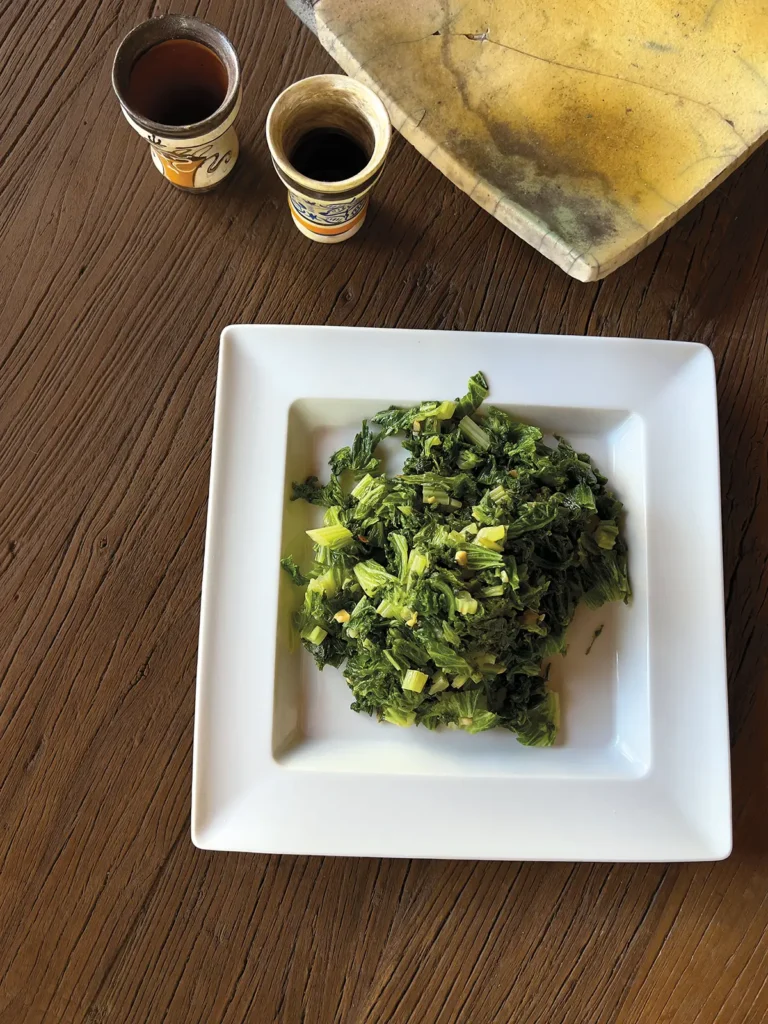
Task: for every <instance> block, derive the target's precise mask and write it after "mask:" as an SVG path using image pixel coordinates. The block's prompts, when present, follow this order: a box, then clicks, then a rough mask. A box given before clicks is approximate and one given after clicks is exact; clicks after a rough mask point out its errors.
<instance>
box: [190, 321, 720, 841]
mask: <svg viewBox="0 0 768 1024" xmlns="http://www.w3.org/2000/svg"><path fill="white" fill-rule="evenodd" d="M243 332H245V336H244V335H243ZM296 332H301V333H302V334H303V333H304V332H307V333H308V334H310V335H313V336H315V337H317V336H319V335H326V336H327V337H330V336H333V335H334V334H335V335H339V334H342V335H344V334H346V335H354V334H361V333H362V334H365V335H370V333H371V332H376V333H377V334H378V336H379V339H380V341H382V342H384V343H385V344H386V338H387V337H388V338H389V339H390V340H392V341H397V342H401V341H403V340H405V339H410V340H411V341H413V340H414V339H415V340H416V341H417V342H422V341H428V340H431V341H433V342H434V341H435V339H436V336H438V337H440V340H441V344H452V345H457V344H460V343H461V341H462V340H464V339H468V338H471V339H472V341H473V342H474V343H477V342H478V340H479V339H480V340H482V342H483V343H491V344H494V345H500V344H502V343H503V344H504V345H505V346H507V347H508V348H514V347H516V346H517V347H521V346H530V345H532V344H535V345H536V346H537V347H540V348H541V349H542V351H545V350H546V349H547V348H548V347H549V348H551V347H552V346H555V347H557V346H563V344H566V345H572V346H574V351H575V349H576V348H578V347H581V348H582V349H585V348H586V349H592V350H603V351H613V348H615V350H616V352H618V351H619V349H621V348H626V349H628V348H631V347H632V346H634V347H635V348H638V347H639V348H640V349H642V350H645V351H646V352H648V353H653V352H656V353H658V354H659V356H660V357H661V358H662V360H663V359H664V358H665V356H664V355H663V354H664V353H666V354H667V355H672V354H673V353H674V354H675V358H674V359H673V362H675V363H677V365H678V369H679V368H680V367H682V366H684V365H686V364H688V363H692V362H693V361H695V360H705V361H706V362H707V369H706V371H705V372H706V375H707V378H708V385H709V390H710V391H711V394H708V395H707V396H706V397H707V400H708V402H709V403H710V405H711V410H710V411H711V412H712V413H713V414H714V415H713V417H712V418H711V423H710V424H709V425H710V426H714V445H713V448H712V451H711V453H710V454H711V456H712V458H713V459H714V460H715V462H714V468H716V469H717V468H718V462H717V459H718V456H719V449H718V444H717V411H716V392H715V380H714V360H713V357H712V353H711V351H710V350H709V349H708V348H707V347H706V346H704V345H701V344H699V343H696V342H676V341H667V340H663V339H644V338H603V337H600V336H578V335H539V334H524V333H523V334H510V333H506V332H471V331H431V330H411V329H408V328H366V327H334V326H328V325H322V326H305V325H269V324H265V325H251V324H236V325H230V326H228V327H226V328H225V329H224V330H223V331H222V334H221V344H220V351H219V366H218V377H217V392H216V408H215V413H214V438H213V449H212V459H211V489H210V497H209V507H208V521H207V527H206V539H205V563H204V566H205V567H204V576H203V596H202V603H201V618H200V647H199V658H198V674H197V681H196V711H195V728H194V748H193V791H192V838H193V841H194V842H195V844H196V845H198V846H200V847H202V848H207V849H253V847H252V846H238V845H237V842H236V841H233V840H231V839H230V840H225V845H221V843H220V842H219V841H217V839H216V836H215V835H213V836H212V835H211V830H210V828H208V830H207V831H206V828H205V827H204V826H203V815H202V813H201V803H202V801H201V787H202V786H203V766H202V764H201V743H200V731H201V714H200V709H201V702H202V698H203V696H204V694H205V691H206V689H207V688H208V687H209V686H210V685H212V684H209V683H207V682H206V673H205V669H204V665H203V661H204V651H205V646H206V639H207V638H206V633H207V632H209V630H210V626H209V619H210V601H211V600H212V596H211V593H210V591H211V586H212V582H211V569H210V566H211V559H212V557H213V541H212V537H213V536H214V535H215V534H216V532H217V529H218V519H219V518H220V513H219V499H220V494H219V491H220V487H219V483H220V479H221V474H222V472H223V469H222V467H223V463H224V458H223V452H222V448H223V444H224V433H223V432H224V426H223V416H224V411H223V399H224V390H223V385H224V382H225V379H226V362H227V359H228V358H229V356H230V355H231V353H229V350H230V349H236V348H237V346H239V345H242V344H243V342H244V340H245V342H246V348H247V349H249V350H251V349H252V351H249V356H250V357H251V358H256V359H257V361H258V357H259V354H260V346H261V343H262V342H263V340H264V338H265V337H266V336H267V335H268V334H270V333H272V334H274V333H278V334H280V333H282V334H285V335H286V336H287V335H294V336H295V335H296ZM281 344H282V345H283V347H284V346H285V338H283V339H282V340H281ZM539 354H541V353H537V355H539ZM262 368H263V360H262ZM489 376H493V375H492V373H491V372H490V371H489ZM673 377H674V375H673ZM409 386H412V387H413V388H418V387H420V385H418V384H413V385H408V386H406V387H404V388H403V390H404V391H407V390H408V387H409ZM289 391H290V389H289ZM299 397H304V395H303V394H302V393H300V392H299V391H296V392H295V393H293V396H292V399H291V400H294V399H296V398H299ZM339 397H340V396H339ZM349 397H357V396H353V395H349ZM220 398H221V399H222V401H220ZM403 400H405V396H403ZM501 402H502V404H514V402H511V401H509V400H507V399H506V398H502V399H501ZM532 404H539V405H540V404H541V403H538V402H537V403H532ZM572 404H573V406H579V405H580V403H578V402H574V403H572ZM289 406H290V401H288V402H287V404H286V408H288V407H289ZM551 407H552V408H562V407H563V405H562V403H552V404H551ZM580 407H582V408H604V409H622V408H624V403H622V402H620V401H615V400H611V401H610V402H608V403H607V404H606V405H603V406H597V405H595V404H586V405H580ZM627 411H628V412H630V413H631V412H633V411H636V410H633V409H631V408H630V409H628V410H627ZM710 441H711V438H710ZM715 477H716V496H717V503H716V510H715V509H713V510H712V511H713V513H714V511H716V523H714V521H713V525H716V531H717V549H718V553H719V563H720V581H721V582H722V548H721V526H720V503H719V473H716V474H715ZM719 597H720V605H721V610H722V603H723V602H722V587H720V588H719ZM715 602H716V603H717V595H715ZM723 618H724V617H723ZM713 643H714V647H715V651H714V654H715V657H716V659H718V658H719V660H720V661H721V662H722V672H723V680H722V686H721V690H722V691H723V692H722V694H721V695H720V696H721V698H722V699H721V704H723V709H724V710H723V714H722V715H721V718H722V723H721V724H722V725H724V729H725V735H726V738H727V706H726V705H725V703H724V701H725V676H724V672H725V646H724V625H723V629H722V635H720V631H719V630H718V635H717V636H716V637H714V638H713ZM718 648H720V649H718ZM721 746H722V742H721ZM719 754H720V755H722V754H724V762H723V768H724V771H725V776H726V778H725V779H724V781H725V783H726V787H725V788H726V790H727V807H726V806H725V805H723V806H721V807H720V808H719V810H720V812H721V816H722V813H723V812H727V824H728V828H727V835H726V834H725V831H724V832H723V834H722V835H721V836H720V839H719V841H718V843H717V844H715V845H716V848H715V846H712V848H710V849H706V848H705V847H706V844H705V843H704V844H702V848H701V850H700V851H699V855H698V856H686V857H685V858H682V859H685V860H695V859H706V860H712V859H719V858H721V857H724V856H727V855H728V853H729V852H730V848H731V847H730V844H731V827H730V765H729V750H728V746H727V744H726V747H725V750H724V751H723V750H720V751H719ZM533 781H536V780H529V783H530V782H533ZM720 802H721V804H722V803H723V793H722V791H721V794H720ZM233 827H234V831H235V832H236V831H237V829H236V825H235V826H233ZM214 832H215V830H214ZM229 834H230V836H231V835H233V833H232V831H231V830H230V833H229ZM322 845H323V844H322V843H314V842H312V841H309V842H307V843H306V845H304V846H300V848H296V849H288V848H286V849H285V850H282V849H280V850H278V849H272V848H270V847H269V845H268V844H267V845H266V846H265V847H264V848H263V852H298V853H302V852H303V853H313V852H315V853H334V854H347V853H352V854H354V853H355V852H358V853H360V855H372V856H376V855H385V856H416V857H418V856H440V855H441V854H439V853H438V854H435V853H434V852H428V853H420V852H418V851H408V850H403V851H402V852H392V851H391V850H388V851H386V852H384V853H382V854H377V853H375V852H372V851H370V850H361V851H355V850H352V849H336V848H330V849H323V848H322ZM332 846H333V844H331V847H332ZM259 852H262V851H261V847H260V848H259ZM445 856H459V857H461V856H464V854H462V853H458V854H451V853H450V852H449V853H446V854H445ZM472 856H473V857H476V858H477V859H482V858H483V854H482V852H480V853H477V852H476V853H474V854H473V855H472ZM490 856H492V857H493V858H494V859H497V858H498V857H499V854H498V853H492V854H490ZM501 856H504V854H502V855H501ZM506 856H507V858H508V859H518V857H517V855H516V854H515V853H514V851H510V852H509V853H508V854H506ZM526 859H551V860H557V859H567V860H572V859H580V860H601V859H606V860H612V861H614V860H620V859H629V860H652V859H658V860H674V859H677V858H675V856H674V852H673V851H667V852H666V855H660V856H659V857H649V856H641V857H637V858H635V857H628V858H621V857H614V856H611V857H601V856H600V854H599V852H596V853H595V855H594V856H590V857H583V856H582V857H572V856H568V855H567V854H566V855H564V856H562V857H561V856H559V854H558V853H557V851H554V852H552V853H551V854H550V855H548V856H536V857H527V858H526Z"/></svg>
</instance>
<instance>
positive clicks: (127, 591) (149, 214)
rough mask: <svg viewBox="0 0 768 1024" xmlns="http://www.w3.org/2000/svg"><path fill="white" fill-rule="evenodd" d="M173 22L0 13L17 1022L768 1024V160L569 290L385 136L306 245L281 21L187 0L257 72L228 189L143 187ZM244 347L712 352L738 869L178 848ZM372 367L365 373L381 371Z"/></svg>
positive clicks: (0, 358) (2, 498)
mask: <svg viewBox="0 0 768 1024" xmlns="http://www.w3.org/2000/svg"><path fill="white" fill-rule="evenodd" d="M190 7H192V5H190ZM160 9H161V8H160V7H159V6H158V5H156V4H154V3H152V2H145V3H144V4H141V5H140V4H138V3H134V2H131V0H129V2H127V3H118V2H117V0H106V2H101V3H99V2H97V0H79V2H75V0H63V2H62V3H61V4H60V5H58V6H56V7H55V8H52V7H51V6H50V5H47V4H44V3H42V2H39V0H38V2H31V3H29V4H26V3H22V2H21V0H11V2H10V3H5V4H4V5H2V7H0V58H1V59H0V97H2V99H0V139H2V144H1V145H0V170H1V172H2V173H0V196H1V201H0V229H1V230H2V238H3V245H2V248H1V249H0V274H1V275H2V276H1V279H2V282H3V302H2V304H1V308H0V431H1V436H2V439H3V444H2V445H0V481H2V484H1V486H0V602H1V603H0V899H1V900H2V920H3V928H2V933H1V934H0V1020H2V1021H3V1022H5V1021H8V1022H13V1024H20V1022H26V1021H29V1022H36V1021H45V1022H49V1021H65V1022H68V1021H73V1022H74V1021H89V1022H91V1024H95V1022H107V1021H109V1022H112V1021H130V1022H135V1021H152V1022H156V1021H157V1022H159V1021H183V1022H185V1024H191V1022H192V1021H205V1022H212V1021H216V1022H219V1021H221V1022H236V1021H256V1022H259V1024H262V1022H264V1024H267V1022H272V1021H274V1022H280V1024H300V1022H301V1024H330V1022H345V1024H346V1022H355V1024H358V1022H359V1024H363V1022H368V1024H375V1022H382V1024H383V1022H396V1024H400V1022H402V1024H411V1022H412V1024H416V1022H418V1024H424V1022H434V1024H465V1022H471V1024H484V1022H488V1024H490V1022H494V1024H496V1022H505V1021H512V1020H514V1021H515V1022H516V1024H537V1022H550V1021H552V1022H554V1021H557V1022H563V1024H571V1022H572V1024H583V1022H584V1021H589V1022H606V1024H608V1022H611V1024H612V1022H615V1021H620V1022H622V1024H623V1022H626V1024H639V1022H643V1024H645V1022H648V1024H651V1022H653V1024H656V1022H658V1021H659V1020H674V1021H675V1022H676V1024H677V1022H679V1024H715V1022H717V1024H735V1022H742V1021H743V1022H753V1021H759V1020H761V1019H765V1018H766V1017H767V1016H768V985H766V982H765V978H766V961H767V959H768V939H766V926H768V906H767V905H766V893H767V892H768V825H766V818H765V813H764V807H765V798H766V787H767V786H768V755H767V754H766V746H765V740H764V737H765V733H766V728H767V727H768V696H767V695H766V694H767V689H766V680H767V676H768V665H767V664H766V650H768V571H767V569H768V458H767V457H766V456H767V454H768V402H767V400H766V399H767V397H768V346H766V340H767V338H768V224H767V223H766V218H765V206H764V192H765V181H766V177H768V151H763V152H758V153H757V154H756V155H755V156H754V157H753V158H752V159H751V160H750V161H749V162H748V163H747V164H746V165H745V166H744V167H743V168H742V169H741V170H740V171H739V172H738V173H737V174H736V175H734V177H733V178H732V179H731V180H729V181H728V182H727V183H726V184H725V185H724V186H723V187H721V188H720V189H719V190H718V191H717V192H716V193H715V194H714V195H712V196H711V197H710V198H709V199H708V200H706V201H705V202H704V203H703V204H701V205H700V206H699V207H697V209H695V210H694V211H693V212H692V213H691V214H690V215H689V216H688V217H686V218H685V220H683V221H682V222H681V223H680V224H679V225H678V226H677V227H675V228H674V229H673V230H672V231H670V232H669V234H668V235H666V236H665V237H664V238H663V239H661V240H659V242H657V243H656V244H655V245H653V246H651V248H650V249H648V250H647V251H645V252H644V253H642V254H641V255H640V257H638V259H636V260H635V261H634V262H633V263H631V264H629V265H628V266H626V267H624V268H622V270H621V271H619V272H618V273H617V274H616V275H614V276H613V277H610V278H608V279H607V280H606V281H603V282H600V283H599V284H595V285H581V284H578V283H577V282H575V281H572V280H570V279H569V278H567V277H565V276H564V275H563V274H562V273H561V272H560V271H558V270H556V269H555V268H554V267H552V266H551V265H550V264H548V263H547V262H546V260H544V259H543V258H541V257H540V256H538V255H537V254H536V253H534V252H533V251H532V250H531V249H529V248H528V247H527V246H525V245H524V244H523V243H521V242H520V241H519V240H518V239H516V238H515V237H514V236H513V235H511V234H510V233H508V232H506V231H505V230H504V229H503V228H502V227H501V226H500V225H499V224H498V223H497V222H495V221H494V220H492V219H491V218H490V217H488V216H487V215H486V214H484V213H483V212H481V211H480V210H479V209H478V208H477V207H476V206H474V205H473V204H472V203H471V202H470V201H469V200H468V199H467V198H466V197H465V196H463V195H462V194H461V193H459V192H457V191H456V190H455V189H454V188H453V187H452V186H451V185H449V184H448V183H447V182H446V181H445V180H444V179H443V178H441V176H440V175H439V174H438V173H437V172H436V171H435V170H434V168H432V167H431V166H430V165H428V164H427V163H425V162H424V161H423V160H422V159H421V158H420V157H418V156H417V154H416V153H415V152H414V151H413V150H411V149H410V148H409V147H407V146H406V145H404V144H403V143H402V141H401V140H399V139H398V140H396V142H395V145H394V150H393V153H392V156H391V160H390V163H389V164H388V167H387V172H386V174H385V177H384V180H383V181H382V183H381V186H380V188H379V189H378V192H377V194H376V200H375V204H374V208H373V210H372V214H371V217H370V221H369V223H368V225H367V227H366V229H365V231H364V232H363V233H362V234H361V235H360V236H358V238H356V239H355V240H354V241H351V242H349V243H346V244H345V245H343V246H340V247H321V246H314V245H313V244H312V243H310V242H308V241H305V240H304V239H302V238H300V237H299V235H298V234H297V233H296V232H295V231H294V229H293V228H292V226H291V224H290V222H289V218H288V215H287V210H286V208H285V199H284V195H283V193H282V190H281V188H280V187H279V186H278V183H277V181H276V179H275V177H274V175H273V173H272V170H271V167H270V163H269V159H268V154H267V151H266V147H265V144H264V137H263V126H264V118H265V114H266V111H267V109H268V106H269V103H270V102H271V100H272V98H273V97H274V96H275V95H276V94H277V92H278V91H279V90H280V89H281V88H283V87H284V86H285V85H287V84H288V83H289V82H291V81H293V80H294V79H296V78H299V77H302V76H304V75H308V74H312V73H317V72H321V71H325V70H332V64H331V62H330V61H329V59H328V58H327V56H326V55H325V54H324V53H323V52H322V50H321V49H320V47H319V46H318V45H317V43H316V41H315V40H314V39H313V38H312V36H311V35H310V34H309V33H308V32H307V31H306V30H305V29H304V28H303V27H302V26H301V25H300V24H299V23H298V21H296V19H294V18H293V17H292V16H291V15H290V14H289V12H288V11H287V10H286V9H285V8H284V7H283V5H282V4H281V3H278V2H277V0H268V2H265V3H262V4H246V3H242V4H235V3H234V2H232V0H212V2H209V3H208V2H205V0H200V2H198V3H197V4H196V5H195V6H194V7H193V9H194V10H196V11H197V13H198V14H200V15H201V16H203V17H205V18H207V19H208V20H210V21H213V22H215V23H216V24H218V25H220V26H221V27H222V28H223V29H224V30H225V31H227V32H228V33H229V34H230V36H231V37H232V39H233V40H234V42H235V43H236V45H237V46H238V48H239V51H240V54H241V57H242V64H243V75H244V83H245V100H244V104H243V109H242V113H241V116H240V120H239V125H238V126H239V130H240V134H241V141H242V145H243V155H242V157H241V162H240V165H239V167H238V170H237V173H236V175H235V176H234V178H233V179H232V180H231V181H230V182H229V183H228V184H227V185H226V186H225V187H224V188H222V189H221V190H220V191H219V192H217V193H212V194H211V195H209V196H206V197H203V198H195V197H189V196H185V195H182V194H180V193H177V192H175V191H174V190H172V189H171V188H169V187H168V186H167V185H166V184H165V183H164V182H163V181H162V180H161V179H160V177H159V176H158V175H157V174H156V172H155V171H154V170H153V169H152V167H151V166H150V163H149V158H148V155H147V151H146V149H145V147H144V146H143V144H142V143H141V142H140V141H139V139H138V138H137V137H136V136H135V135H133V134H132V133H131V131H130V130H129V128H128V126H127V124H125V123H124V122H123V121H122V120H121V118H120V116H119V114H118V109H117V104H116V101H115V100H114V98H113V96H112V95H111V91H110V83H109V65H110V60H111V54H112V52H113V51H114V48H115V46H116V45H117V43H118V41H119V39H120V38H121V36H122V34H123V33H124V32H125V31H127V29H128V28H129V27H131V26H132V25H133V24H135V23H137V22H138V21H140V20H141V19H142V18H144V17H146V16H148V15H149V14H150V13H152V12H155V13H157V12H158V11H159V10H160ZM170 9H172V10H181V9H182V5H181V4H180V3H178V2H176V0H174V2H173V3H172V4H171V5H170ZM188 9H189V8H188ZM162 10H163V11H164V10H165V7H162ZM243 321H246V322H247V321H254V322H262V323H268V322H286V323H287V322H307V323H334V324H365V325H374V326H401V327H434V328H446V329H456V328H467V329H485V330H511V331H515V330H521V331H530V330H535V331H540V332H557V333H583V332H587V333H594V334H602V335H606V336H610V335H622V334H623V335H641V336H648V337H664V338H692V339H696V340H699V341H703V342H705V343H706V344H708V345H709V346H710V347H711V349H712V351H713V353H714V355H715V359H716V362H717V370H718V381H719V385H718V386H719V396H720V410H721V443H722V469H721V472H722V481H723V523H724V550H725V567H726V592H727V608H728V643H729V662H730V673H729V677H730V701H731V716H732V717H731V727H732V739H733V770H734V815H735V836H736V841H735V852H734V854H733V856H732V857H731V858H730V859H729V860H728V861H726V862H724V863H722V864H717V865H698V866H686V865H681V866H671V867H670V866H664V865H657V866H642V865H640V866H636V867H633V866H611V865H547V864H535V865H532V864H522V865H521V864H503V865H502V864H465V863H437V862H418V861H414V862H397V861H353V860H343V859H342V860H333V859H313V858H294V857H284V858H278V857H248V856H234V855H231V856H230V855H220V854H207V853H203V852H200V851H197V850H195V849H194V848H193V847H192V844H191V842H190V839H189V802H190V774H191V773H190V765H191V745H192V723H193V714H194V693H193V690H194V675H195V658H196V651H197V628H198V612H199V592H200V575H201V567H202V550H203V539H204V527H205V511H206V501H207V490H208V472H209V460H210V432H211V422H212V413H213V396H214V389H215V374H216V352H217V344H218V334H219V332H220V330H221V328H222V327H223V326H225V325H226V324H227V323H230V322H243ZM363 357H364V358H365V357H367V358H371V360H372V369H374V368H375V356H374V354H370V356H366V355H365V354H363ZM692 514H694V515H695V510H692Z"/></svg>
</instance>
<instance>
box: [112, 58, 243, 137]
mask: <svg viewBox="0 0 768 1024" xmlns="http://www.w3.org/2000/svg"><path fill="white" fill-rule="evenodd" d="M228 84H229V79H228V77H227V69H226V68H225V67H224V65H223V63H222V62H221V61H220V60H219V58H218V57H217V56H216V54H215V53H214V52H213V50H211V49H209V47H207V46H204V45H203V44H202V43H198V42H196V41H195V40H194V39H168V40H166V42H164V43H158V44H157V46H153V47H152V48H151V49H150V50H147V52H146V53H142V55H141V56H140V57H139V59H138V60H137V61H136V63H135V64H134V65H133V67H132V68H131V74H130V78H129V79H128V89H127V91H126V99H127V101H128V106H129V107H130V108H131V110H134V111H135V112H136V113H137V114H141V115H142V116H143V117H146V118H149V120H150V121H157V122H158V123H159V124H169V125H187V124H196V123H197V122H198V121H204V120H205V119H206V118H207V117H210V116H211V114H213V113H214V111H216V110H218V108H219V107H220V106H221V104H222V103H223V102H224V97H225V96H226V95H227V86H228Z"/></svg>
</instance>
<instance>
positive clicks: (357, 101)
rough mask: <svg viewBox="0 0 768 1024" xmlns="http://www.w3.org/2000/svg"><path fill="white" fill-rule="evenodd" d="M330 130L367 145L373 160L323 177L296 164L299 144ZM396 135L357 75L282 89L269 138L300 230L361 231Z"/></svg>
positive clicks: (315, 233) (333, 236)
mask: <svg viewBox="0 0 768 1024" xmlns="http://www.w3.org/2000/svg"><path fill="white" fill-rule="evenodd" d="M328 131H330V132H337V133H341V134H342V135H343V136H346V137H347V138H350V139H352V140H354V143H356V144H357V146H358V147H360V148H361V149H362V150H363V152H364V155H363V159H364V158H365V156H367V158H368V162H367V163H366V164H365V166H364V167H363V168H362V170H359V171H358V172H356V173H354V174H353V175H352V176H351V177H345V178H341V180H338V181H337V180H334V181H323V180H319V179H318V178H315V177H308V176H307V175H306V174H304V173H301V172H300V171H299V170H297V168H296V167H294V165H293V163H292V162H291V158H292V156H293V157H294V158H295V153H296V150H297V146H298V145H299V143H300V142H301V141H302V140H303V139H306V138H307V136H308V135H309V134H310V133H317V132H328ZM391 136H392V128H391V126H390V123H389V116H388V115H387V111H386V108H385V106H384V104H383V103H382V102H381V100H380V99H379V97H378V96H377V95H376V94H375V93H374V92H372V91H371V90H370V89H369V88H368V87H367V86H365V85H361V84H360V82H356V81H355V80H354V79H353V78H347V77H346V76H345V75H315V76H314V77H313V78H305V79H303V80H302V81H300V82H295V83H294V84H293V85H291V86H289V87H288V88H287V89H286V90H285V91H284V92H282V93H280V95H279V96H278V97H277V99H276V100H275V102H274V103H273V104H272V107H271V109H270V111H269V114H268V116H267V143H268V144H269V151H270V153H271V154H272V162H273V163H274V165H275V170H276V171H277V173H278V175H279V177H280V179H281V181H282V182H283V184H284V185H285V186H286V188H287V189H288V205H289V207H290V210H291V216H292V217H293V220H294V223H295V224H296V227H297V228H298V229H299V231H301V232H302V233H303V234H305V235H306V236H307V237H308V238H312V239H314V240H315V241H316V242H343V241H345V240H346V239H347V238H351V237H352V235H354V234H355V233H356V232H358V231H359V230H360V228H361V227H362V224H363V221H364V220H365V215H366V212H367V210H368V199H369V197H370V193H371V189H372V188H373V186H374V185H375V184H376V182H377V181H378V179H379V176H380V175H381V171H382V168H383V166H384V161H385V159H386V156H387V151H388V149H389V143H390V139H391ZM297 162H298V161H297Z"/></svg>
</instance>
